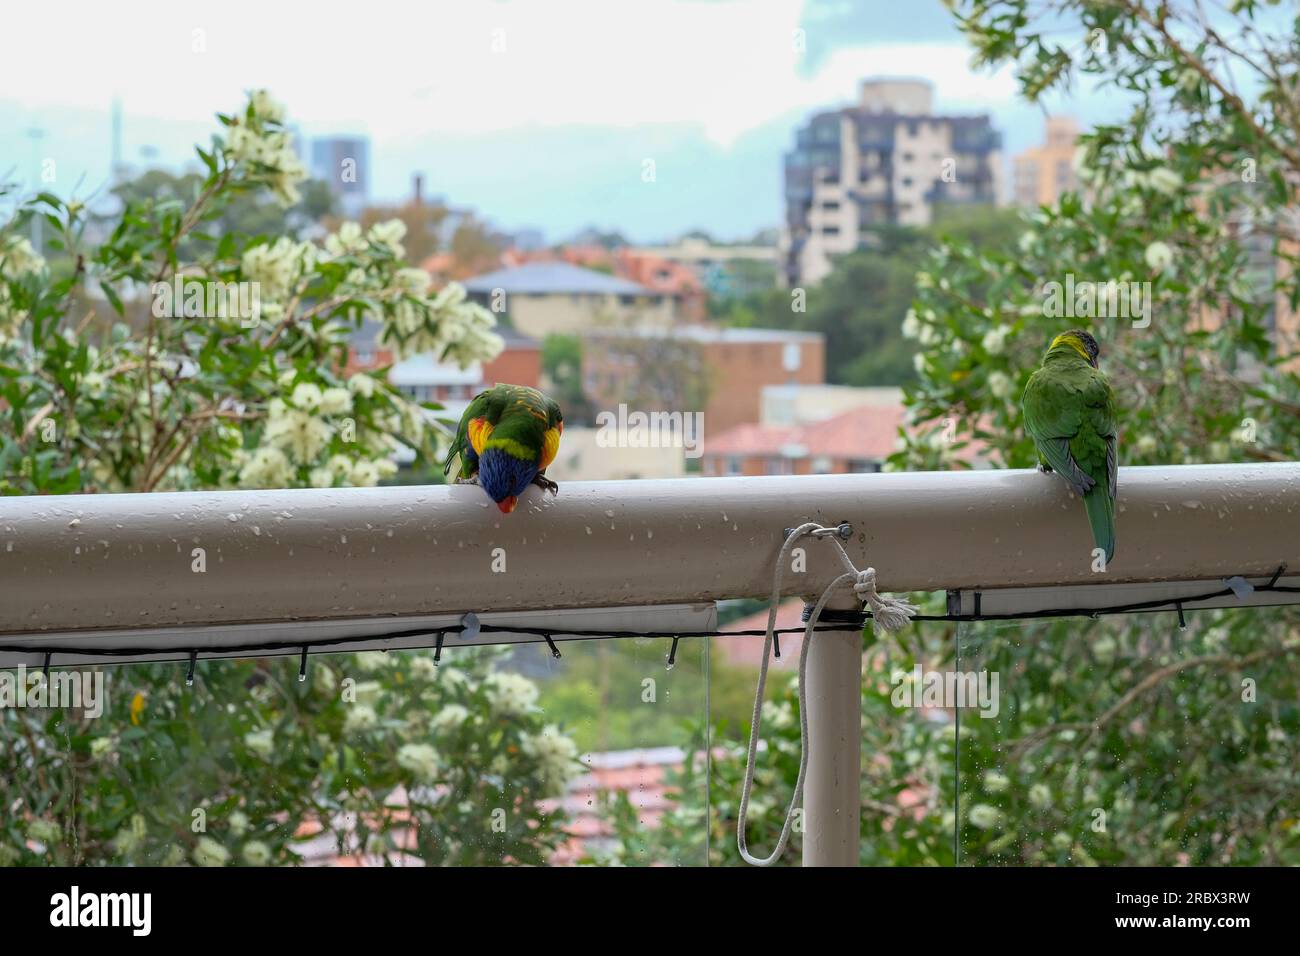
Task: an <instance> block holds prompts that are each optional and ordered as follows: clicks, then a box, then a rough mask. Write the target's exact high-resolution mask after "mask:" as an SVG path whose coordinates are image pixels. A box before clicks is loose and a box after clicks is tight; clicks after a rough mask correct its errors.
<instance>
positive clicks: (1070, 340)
mask: <svg viewBox="0 0 1300 956" xmlns="http://www.w3.org/2000/svg"><path fill="white" fill-rule="evenodd" d="M1058 345H1068V346H1070V348H1072V349H1074V350H1075V351H1076V352H1078V353H1079V354H1080V355H1082V356H1083V360H1084V361H1085V362H1087V363H1089V364H1092V356H1090V355H1089V354H1088V350H1087V349H1086V348H1084V347H1083V343H1082V342H1080V341H1079V339H1078V337H1077V336H1073V335H1071V334H1070V333H1068V332H1062V333H1061V334H1060V335H1058V336H1057V337H1056V338H1054V339H1052V345H1051V347H1052V348H1056V347H1057V346H1058Z"/></svg>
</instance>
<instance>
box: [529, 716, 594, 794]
mask: <svg viewBox="0 0 1300 956" xmlns="http://www.w3.org/2000/svg"><path fill="white" fill-rule="evenodd" d="M520 750H522V751H523V752H524V753H525V754H527V755H528V756H530V757H532V758H533V759H534V760H536V761H537V762H538V771H539V773H540V775H541V778H542V783H543V785H544V786H545V789H546V792H547V793H548V794H550V795H559V794H561V793H563V792H564V786H565V784H567V783H568V782H569V781H570V780H571V779H573V777H574V776H576V775H577V773H578V770H579V768H578V766H577V765H576V760H577V758H578V745H577V744H575V743H574V742H573V740H572V739H570V738H569V737H566V736H565V735H564V734H563V733H562V732H561V731H560V728H559V727H558V726H557V725H555V724H547V725H546V726H545V727H543V728H542V732H541V733H540V734H536V735H529V736H525V737H524V738H523V740H522V741H521V743H520Z"/></svg>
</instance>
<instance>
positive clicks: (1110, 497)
mask: <svg viewBox="0 0 1300 956" xmlns="http://www.w3.org/2000/svg"><path fill="white" fill-rule="evenodd" d="M1100 353H1101V350H1100V349H1099V348H1098V347H1097V340H1096V339H1094V338H1093V337H1092V336H1091V335H1089V334H1088V333H1087V332H1084V331H1082V330H1080V329H1072V330H1071V331H1069V332H1062V333H1061V334H1060V335H1058V336H1057V337H1056V338H1054V339H1052V344H1051V345H1050V346H1049V347H1048V349H1047V354H1046V355H1045V356H1044V357H1043V366H1042V368H1040V369H1039V370H1038V371H1036V372H1034V374H1033V375H1031V376H1030V377H1029V384H1028V385H1026V386H1025V397H1024V398H1023V399H1022V401H1021V406H1022V408H1023V409H1024V412H1025V431H1026V432H1028V433H1029V436H1030V437H1031V438H1033V440H1034V445H1035V446H1036V447H1037V448H1038V462H1039V464H1038V468H1039V470H1040V471H1043V472H1050V471H1055V472H1056V473H1057V474H1059V475H1060V476H1061V477H1062V478H1064V479H1065V481H1066V483H1067V484H1068V485H1069V486H1070V488H1071V489H1072V490H1073V491H1074V493H1075V494H1076V495H1078V496H1079V497H1080V498H1082V499H1083V509H1084V511H1086V512H1087V514H1088V524H1089V525H1090V526H1091V527H1092V539H1093V541H1094V542H1096V545H1097V547H1098V548H1100V549H1102V550H1103V551H1104V552H1105V553H1106V561H1107V563H1109V562H1110V559H1111V558H1112V557H1114V555H1115V486H1116V479H1117V472H1118V458H1117V451H1116V444H1117V437H1116V431H1117V429H1116V426H1115V393H1114V392H1113V391H1112V390H1111V387H1110V383H1109V382H1108V381H1106V376H1105V375H1103V374H1102V373H1101V370H1100V368H1099V367H1098V365H1097V356H1098V355H1099V354H1100Z"/></svg>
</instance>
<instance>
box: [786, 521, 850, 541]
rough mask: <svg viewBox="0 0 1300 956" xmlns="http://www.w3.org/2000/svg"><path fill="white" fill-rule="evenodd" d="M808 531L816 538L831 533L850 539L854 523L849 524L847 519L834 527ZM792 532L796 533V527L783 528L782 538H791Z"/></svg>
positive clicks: (845, 539) (843, 538)
mask: <svg viewBox="0 0 1300 956" xmlns="http://www.w3.org/2000/svg"><path fill="white" fill-rule="evenodd" d="M808 533H809V534H810V535H812V536H813V537H814V538H826V537H829V536H830V535H835V536H836V537H838V538H840V539H841V540H843V541H848V540H849V538H851V537H853V525H851V524H849V523H848V522H847V521H841V522H840V523H839V524H837V525H836V526H835V527H833V528H817V529H815V530H813V531H810V532H808ZM792 534H794V528H782V529H781V538H782V540H784V539H786V538H789V537H790V535H792Z"/></svg>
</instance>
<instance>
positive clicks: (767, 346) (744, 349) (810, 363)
mask: <svg viewBox="0 0 1300 956" xmlns="http://www.w3.org/2000/svg"><path fill="white" fill-rule="evenodd" d="M663 346H673V347H675V348H676V350H677V351H676V352H675V353H674V354H675V355H676V356H677V358H676V359H674V360H678V361H681V360H684V357H689V360H690V361H691V362H693V363H695V364H694V365H693V366H692V368H691V369H690V370H688V372H687V373H686V375H685V377H691V378H693V379H694V380H695V381H696V382H697V383H698V384H700V385H703V384H704V383H707V386H708V388H707V392H708V397H707V399H706V401H705V403H704V407H703V409H699V408H685V407H682V405H683V403H684V399H683V397H682V396H681V395H678V394H673V393H672V392H671V391H669V392H664V393H662V394H659V395H658V397H657V399H656V398H651V399H647V398H645V396H646V395H647V393H648V392H651V391H653V390H651V389H646V388H645V387H643V386H644V383H645V382H646V381H647V380H650V379H655V380H656V381H658V380H660V379H661V378H666V377H668V376H664V375H659V374H652V373H651V371H648V370H647V369H646V368H645V367H644V366H645V365H646V364H647V362H650V363H652V364H653V357H654V356H655V354H656V350H657V349H659V348H660V347H663ZM653 371H654V372H656V373H662V372H663V371H664V370H662V369H656V370H653ZM582 372H583V383H584V389H585V391H586V394H587V396H588V398H589V399H590V400H591V401H592V404H593V405H594V407H595V408H597V409H614V408H616V407H617V406H618V405H619V403H621V402H629V401H635V402H636V403H637V406H638V408H639V409H640V410H642V411H657V410H665V411H682V412H688V411H700V410H702V411H703V412H704V428H705V434H706V438H705V445H706V447H707V445H708V442H709V440H710V439H709V438H708V437H707V436H708V435H717V434H721V433H722V432H724V431H726V430H727V429H730V428H734V427H735V426H737V425H742V424H745V423H752V422H756V421H758V420H759V413H760V408H761V405H762V393H763V388H764V386H767V385H786V384H803V385H819V384H821V383H822V382H824V381H825V376H826V340H825V338H824V337H823V336H822V335H821V334H820V333H815V332H787V331H783V330H778V329H720V328H713V327H709V326H694V325H693V326H676V327H671V328H662V329H644V328H641V329H634V330H629V329H621V330H614V329H608V330H603V329H602V330H592V331H590V332H588V333H587V335H586V337H585V340H584V344H583V360H582ZM631 396H639V397H637V398H631Z"/></svg>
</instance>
